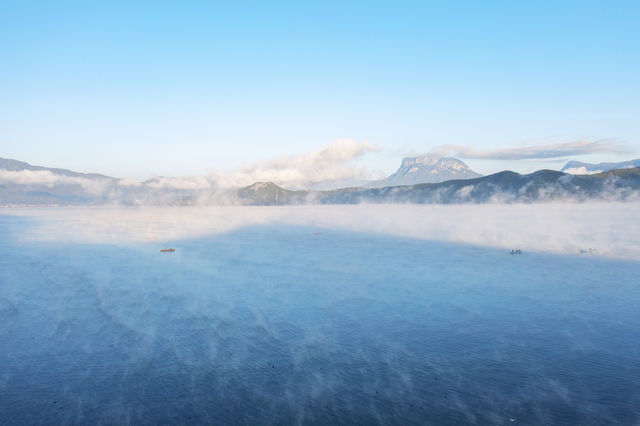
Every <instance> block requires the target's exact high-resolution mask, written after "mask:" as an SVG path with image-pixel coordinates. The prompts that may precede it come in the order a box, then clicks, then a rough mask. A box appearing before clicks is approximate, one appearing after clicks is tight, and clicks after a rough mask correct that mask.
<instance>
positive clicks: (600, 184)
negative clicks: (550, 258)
mask: <svg viewBox="0 0 640 426" xmlns="http://www.w3.org/2000/svg"><path fill="white" fill-rule="evenodd" d="M634 161H635V160H634ZM580 164H584V163H580ZM622 164H626V163H622ZM569 165H570V164H569V163H568V164H567V166H569ZM567 166H565V167H567ZM581 167H582V166H581ZM412 170H413V171H412ZM434 170H435V173H433V171H434ZM446 173H453V174H454V175H456V174H457V175H458V176H472V177H470V178H458V179H451V180H445V181H443V182H432V183H417V184H409V185H406V184H405V185H398V184H397V183H398V182H412V181H413V180H414V179H417V177H418V176H424V175H425V174H426V175H432V176H436V178H439V177H442V176H444V175H445V174H446ZM417 180H418V181H419V180H420V179H417ZM369 185H370V186H369V187H362V186H361V187H350V188H340V189H334V190H297V191H293V190H288V189H285V188H282V187H280V186H278V185H276V184H275V183H272V182H257V183H254V184H252V185H249V186H246V187H243V188H226V189H222V188H215V187H214V186H213V185H211V184H210V182H207V181H206V179H204V182H203V183H202V184H200V185H194V183H193V182H192V181H187V180H181V179H177V178H163V177H156V178H153V179H149V180H147V181H145V182H137V181H131V180H128V179H118V178H114V177H110V176H105V175H100V174H95V173H77V172H73V171H70V170H65V169H52V168H46V167H41V166H32V165H30V164H28V163H24V162H20V161H16V160H6V159H1V158H0V206H1V205H4V206H7V205H108V204H115V205H193V204H198V205H227V204H238V205H291V204H356V203H443V204H447V203H488V202H504V203H511V202H545V201H555V200H558V201H559V200H563V201H578V202H580V201H587V200H604V201H634V200H640V167H635V168H621V169H615V170H609V171H606V172H600V173H593V174H585V175H576V174H569V173H564V172H559V171H553V170H540V171H537V172H534V173H530V174H525V175H522V174H519V173H515V172H511V171H503V172H499V173H494V174H491V175H488V176H479V175H478V174H477V173H475V172H473V171H472V170H471V169H469V168H468V167H467V166H466V164H464V163H463V162H462V161H460V160H457V159H452V158H442V159H431V158H427V157H412V158H405V159H404V160H403V162H402V165H401V167H400V169H399V170H398V171H397V172H396V173H394V174H393V175H391V176H389V177H388V178H386V179H383V180H381V181H377V182H375V183H370V184H369ZM380 185H381V186H380Z"/></svg>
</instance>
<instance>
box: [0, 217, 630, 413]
mask: <svg viewBox="0 0 640 426" xmlns="http://www.w3.org/2000/svg"><path fill="white" fill-rule="evenodd" d="M638 211H639V210H638V205H637V204H594V205H588V204H585V205H562V204H557V205H556V204H550V205H544V206H536V205H511V206H364V205H363V206H341V207H320V208H318V207H286V208H273V207H271V208H269V207H256V208H254V207H242V208H238V207H229V208H207V209H200V208H157V209H110V208H99V209H7V210H2V211H1V212H0V238H1V239H2V241H3V244H2V245H1V246H0V254H1V256H0V266H1V267H0V341H1V342H3V343H2V345H3V346H2V347H3V350H2V351H0V394H2V398H0V420H2V421H3V422H4V421H6V422H8V423H9V424H23V423H33V424H51V423H68V424H98V423H105V424H113V423H117V424H158V423H163V424H191V423H193V424H197V423H218V424H229V423H243V424H244V423H262V424H264V423H266V424H273V423H277V424H289V423H294V424H295V423H305V424H306V423H315V424H334V423H354V424H355V423H358V424H376V423H393V424H425V423H432V424H587V425H588V424H606V423H609V424H614V423H618V424H633V423H637V422H638V421H640V408H639V407H640V396H639V395H640V364H638V362H637V360H638V359H640V318H639V317H638V315H637V312H638V308H639V307H640V289H639V286H638V279H637V276H638V271H639V270H640V252H639V251H638V248H637V244H636V243H635V241H638V236H639V234H640V230H639V228H638V226H639V225H638V224H637V220H636V213H637V212H638ZM168 247H172V248H175V250H176V251H175V252H173V253H161V252H160V249H162V248H168ZM514 248H519V249H522V250H523V253H522V254H519V255H511V254H510V250H511V249H514ZM588 248H593V249H595V250H596V252H595V253H591V254H585V253H580V252H579V250H580V249H588Z"/></svg>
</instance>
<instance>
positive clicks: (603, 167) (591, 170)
mask: <svg viewBox="0 0 640 426" xmlns="http://www.w3.org/2000/svg"><path fill="white" fill-rule="evenodd" d="M638 166H640V158H636V159H635V160H629V161H621V162H619V163H598V164H593V163H583V162H582V161H569V162H568V163H567V164H565V165H564V167H563V168H562V169H560V171H561V172H565V173H568V174H571V175H591V174H595V173H602V172H607V171H609V170H616V169H632V168H634V167H638Z"/></svg>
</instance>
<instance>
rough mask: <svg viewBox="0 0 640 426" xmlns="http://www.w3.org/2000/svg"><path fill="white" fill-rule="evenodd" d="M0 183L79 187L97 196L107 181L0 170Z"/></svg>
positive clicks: (47, 173) (45, 172)
mask: <svg viewBox="0 0 640 426" xmlns="http://www.w3.org/2000/svg"><path fill="white" fill-rule="evenodd" d="M0 182H7V183H13V184H17V185H43V186H46V187H48V188H51V187H53V186H54V185H58V184H67V185H80V186H81V187H82V188H83V189H85V190H86V191H89V192H91V193H93V194H98V193H101V192H102V191H104V189H105V187H106V185H107V184H108V182H109V180H108V179H86V178H83V177H77V176H66V175H58V174H54V173H52V172H51V171H49V170H20V171H14V170H4V169H0Z"/></svg>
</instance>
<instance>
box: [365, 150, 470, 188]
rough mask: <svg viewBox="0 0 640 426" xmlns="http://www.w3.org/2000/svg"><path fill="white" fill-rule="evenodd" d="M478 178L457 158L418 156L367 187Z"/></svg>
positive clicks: (409, 159)
mask: <svg viewBox="0 0 640 426" xmlns="http://www.w3.org/2000/svg"><path fill="white" fill-rule="evenodd" d="M480 176H482V175H481V174H480V173H476V172H474V171H473V170H471V169H470V168H469V166H467V165H466V164H465V162H464V161H462V160H458V159H457V158H452V157H434V156H430V155H419V156H416V157H405V158H403V159H402V164H401V165H400V168H399V169H398V170H397V171H396V172H395V173H394V174H392V175H391V176H389V177H387V178H385V179H382V180H379V181H375V182H372V183H371V184H369V185H367V187H370V188H379V187H384V186H398V185H415V184H419V183H438V182H444V181H446V180H451V179H473V178H477V177H480Z"/></svg>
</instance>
